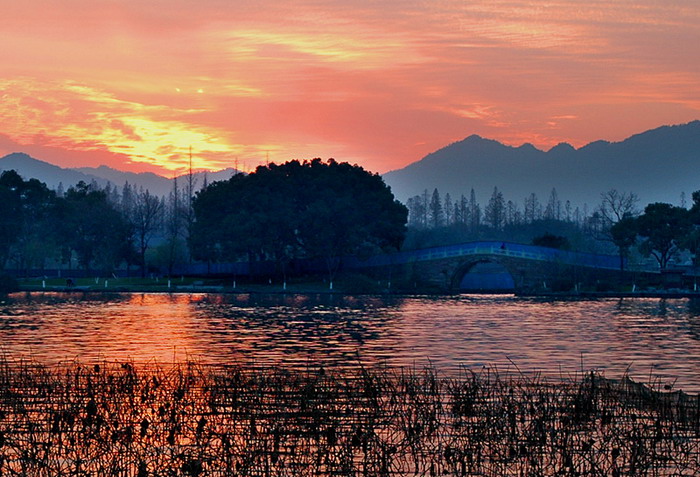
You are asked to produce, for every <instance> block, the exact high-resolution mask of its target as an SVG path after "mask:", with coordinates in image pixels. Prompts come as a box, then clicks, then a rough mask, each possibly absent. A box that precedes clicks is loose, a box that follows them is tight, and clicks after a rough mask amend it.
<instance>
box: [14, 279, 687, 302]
mask: <svg viewBox="0 0 700 477" xmlns="http://www.w3.org/2000/svg"><path fill="white" fill-rule="evenodd" d="M114 281H115V282H117V283H114V284H110V281H109V280H107V283H106V285H105V283H104V281H100V282H99V283H98V284H90V285H86V284H80V283H79V284H76V285H74V286H66V285H65V284H61V285H58V284H48V283H41V280H39V283H36V282H37V280H32V281H31V283H27V282H26V281H20V283H19V292H59V293H91V294H92V293H99V294H104V293H167V294H180V293H181V294H191V293H210V294H229V295H231V294H232V295H236V294H260V295H379V296H394V297H396V296H444V297H447V296H455V295H494V294H497V295H513V296H516V297H522V298H551V299H596V298H700V291H692V290H683V289H669V290H638V291H568V292H554V291H549V290H483V291H459V290H457V291H440V290H435V289H430V288H421V287H418V288H416V289H414V290H406V289H390V288H388V287H386V286H384V287H382V286H377V287H370V288H372V289H368V288H367V287H360V288H355V287H353V286H346V285H344V284H342V283H339V284H338V285H337V286H336V287H334V288H333V289H331V288H330V286H329V285H328V284H327V283H322V282H305V283H293V284H289V285H288V286H285V285H282V284H242V285H240V286H235V287H234V286H232V285H228V286H224V285H214V284H208V283H204V282H203V281H201V280H194V281H192V280H189V279H188V280H187V281H182V282H181V280H180V279H177V280H172V281H171V282H170V283H169V284H168V281H167V279H165V280H160V283H158V284H145V283H131V284H125V283H119V280H114Z"/></svg>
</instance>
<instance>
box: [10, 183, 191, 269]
mask: <svg viewBox="0 0 700 477" xmlns="http://www.w3.org/2000/svg"><path fill="white" fill-rule="evenodd" d="M196 186H197V184H196V179H195V178H194V177H193V176H192V175H191V174H190V175H189V176H185V184H184V185H180V184H178V181H177V179H175V180H174V181H173V188H172V190H171V192H170V193H169V194H168V196H167V197H158V196H155V195H153V194H151V193H150V192H149V191H148V190H144V189H143V188H139V189H137V188H135V187H133V186H131V185H130V184H129V183H128V182H127V183H125V184H124V186H123V187H121V188H118V187H114V186H112V185H109V184H108V185H107V186H106V187H104V188H101V187H99V186H98V185H97V184H96V183H94V182H93V183H91V184H86V183H84V182H81V183H78V184H77V185H75V186H72V187H69V188H68V189H67V190H63V188H62V187H59V188H58V190H56V191H54V190H51V189H49V188H48V187H47V186H46V185H45V184H44V183H41V182H39V181H38V180H36V179H29V180H26V181H25V180H24V179H22V177H20V176H19V175H18V174H17V173H16V172H15V171H5V172H3V173H2V175H1V176H0V268H3V267H4V268H6V269H14V270H19V271H22V270H30V269H46V268H67V269H73V268H81V269H83V270H98V271H105V272H109V271H113V270H115V269H118V268H120V267H123V266H124V265H126V267H127V268H131V267H138V268H140V271H141V274H142V275H145V274H146V273H147V271H148V267H149V264H151V265H154V266H157V267H159V268H167V269H168V270H170V271H171V270H172V267H173V266H174V265H175V264H176V263H181V262H183V261H188V260H189V252H188V249H187V238H188V234H189V230H190V228H191V225H192V223H193V220H194V214H193V211H192V197H193V196H194V194H195V192H196Z"/></svg>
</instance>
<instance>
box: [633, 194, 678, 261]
mask: <svg viewBox="0 0 700 477" xmlns="http://www.w3.org/2000/svg"><path fill="white" fill-rule="evenodd" d="M637 231H638V234H639V235H640V236H641V237H642V238H643V241H642V243H641V245H640V247H639V248H640V251H641V252H642V253H644V254H645V255H647V256H649V255H652V256H653V257H654V258H655V259H656V261H657V262H658V263H659V268H660V269H662V270H663V269H665V268H666V267H667V265H668V262H669V260H671V258H672V257H673V255H674V253H676V252H677V251H678V250H679V249H681V248H682V247H683V240H684V239H685V238H686V237H687V235H688V233H689V232H690V231H691V222H690V217H689V214H688V211H687V210H686V209H684V208H683V207H677V206H673V205H671V204H665V203H660V202H656V203H653V204H649V205H647V206H646V208H645V209H644V213H643V214H642V215H640V216H639V217H638V218H637Z"/></svg>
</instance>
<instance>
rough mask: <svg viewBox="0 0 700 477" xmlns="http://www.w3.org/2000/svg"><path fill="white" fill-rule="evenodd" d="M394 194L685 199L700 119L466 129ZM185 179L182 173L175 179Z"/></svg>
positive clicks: (220, 176)
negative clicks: (532, 130) (524, 134)
mask: <svg viewBox="0 0 700 477" xmlns="http://www.w3.org/2000/svg"><path fill="white" fill-rule="evenodd" d="M8 169H14V170H16V171H17V172H18V173H19V174H20V175H22V176H23V177H24V178H31V177H34V178H36V179H39V180H40V181H42V182H45V183H46V184H47V185H48V186H49V187H51V188H54V189H55V188H57V187H58V185H59V183H61V184H62V185H63V187H64V188H68V187H69V186H71V185H74V184H77V183H78V182H79V181H81V180H82V181H85V182H87V183H90V182H92V181H95V182H96V183H97V184H98V185H100V186H105V185H107V184H108V183H111V184H112V185H114V186H117V187H122V186H123V185H124V183H125V182H129V184H131V185H132V186H134V187H136V188H137V189H138V188H140V187H143V188H144V189H148V190H149V191H150V192H151V193H152V194H156V195H159V196H165V195H167V194H169V193H170V191H171V190H172V179H167V178H165V177H162V176H159V175H156V174H153V173H150V172H143V173H133V172H123V171H119V170H116V169H112V168H110V167H108V166H100V167H97V168H89V167H82V168H76V169H65V168H61V167H58V166H55V165H53V164H49V163H47V162H44V161H41V160H38V159H34V158H32V157H30V156H28V155H26V154H23V153H14V154H10V155H7V156H5V157H2V158H0V171H2V170H8ZM235 172H236V171H235V169H231V168H229V169H225V170H222V171H218V172H209V173H207V181H208V182H214V181H217V180H225V179H228V178H229V177H231V175H233V174H234V173H235ZM203 175H204V173H201V172H200V173H196V178H197V184H198V186H200V187H201V186H202V185H203V184H204V177H203ZM383 177H384V180H385V181H386V183H387V184H388V185H389V186H391V188H392V191H393V192H394V195H395V196H396V197H397V198H398V199H399V200H401V201H402V202H404V203H405V202H406V200H407V199H408V198H409V197H412V196H414V195H418V194H421V193H422V192H423V191H424V190H428V191H429V192H430V193H431V192H432V191H433V189H436V188H437V189H438V190H439V191H440V193H441V194H442V195H444V194H446V193H449V194H450V195H451V196H452V198H453V199H457V198H459V197H460V196H461V195H462V194H464V195H465V196H467V197H468V196H469V194H470V191H471V189H472V188H473V189H474V191H475V193H476V196H477V200H478V201H479V202H480V203H481V204H486V203H487V202H488V200H489V198H490V197H491V194H492V193H493V189H494V187H498V189H499V191H501V192H502V193H503V195H504V197H505V199H506V200H512V201H513V202H515V203H516V204H519V205H520V206H521V207H522V203H523V200H524V199H525V197H527V196H529V195H530V194H531V193H535V194H537V197H538V198H539V200H540V202H541V203H546V202H547V200H548V198H549V196H550V194H551V191H552V189H556V190H557V195H558V197H559V199H560V200H562V201H566V200H569V201H571V204H572V205H574V206H583V205H584V204H588V205H589V207H591V208H592V207H594V206H595V205H597V204H598V203H599V202H600V196H601V194H602V193H603V192H606V191H608V190H610V189H617V190H618V191H620V192H634V193H636V194H637V195H638V196H639V199H640V204H639V205H640V206H644V205H646V204H648V203H651V202H668V203H673V204H679V203H680V202H681V193H685V195H686V198H687V199H686V200H687V201H688V202H690V197H691V193H692V192H693V191H696V190H700V121H693V122H690V123H687V124H682V125H676V126H662V127H660V128H657V129H653V130H649V131H646V132H643V133H641V134H637V135H634V136H631V137H629V138H627V139H625V140H623V141H620V142H607V141H596V142H592V143H590V144H588V145H586V146H583V147H581V148H578V149H576V148H574V147H573V146H571V145H569V144H566V143H563V144H559V145H557V146H555V147H553V148H552V149H550V150H548V151H542V150H540V149H537V148H535V147H534V146H532V145H531V144H524V145H522V146H519V147H512V146H507V145H504V144H501V143H500V142H498V141H494V140H491V139H485V138H482V137H480V136H476V135H472V136H469V137H467V138H466V139H464V140H462V141H459V142H455V143H453V144H450V145H449V146H446V147H444V148H442V149H440V150H438V151H435V152H433V153H431V154H428V155H427V156H425V157H424V158H422V159H421V160H419V161H416V162H414V163H412V164H409V165H408V166H406V167H404V168H402V169H398V170H395V171H391V172H388V173H386V174H384V176H383ZM180 181H181V182H180V184H182V185H184V179H183V178H182V176H181V178H180Z"/></svg>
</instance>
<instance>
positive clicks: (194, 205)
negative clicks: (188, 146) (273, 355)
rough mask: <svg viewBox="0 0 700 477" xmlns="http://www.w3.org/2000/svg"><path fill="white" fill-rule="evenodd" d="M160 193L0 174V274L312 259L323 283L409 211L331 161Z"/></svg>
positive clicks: (381, 247)
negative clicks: (56, 184) (320, 266)
mask: <svg viewBox="0 0 700 477" xmlns="http://www.w3.org/2000/svg"><path fill="white" fill-rule="evenodd" d="M185 182H186V183H185V184H184V186H179V185H178V182H177V180H175V181H174V185H173V190H172V191H171V192H170V194H169V196H168V197H156V196H154V195H152V194H150V193H149V191H147V190H143V189H139V190H136V189H134V188H133V187H131V186H130V185H129V184H128V183H126V184H125V185H124V187H123V188H121V190H119V189H118V188H115V187H112V186H111V185H108V186H107V187H105V188H100V187H98V186H97V184H95V183H93V184H86V183H84V182H81V183H79V184H77V185H75V186H73V187H70V188H68V189H67V190H66V191H63V190H61V189H60V188H59V190H58V191H53V190H50V189H49V188H48V187H47V186H46V185H45V184H43V183H41V182H39V181H38V180H36V179H29V180H24V179H23V178H22V177H20V176H19V175H18V174H17V172H15V171H5V172H3V173H2V175H0V267H5V266H8V267H11V268H13V269H15V270H29V269H45V268H46V267H47V264H60V265H61V266H60V267H59V268H71V267H72V266H73V264H75V266H77V267H78V268H81V269H83V270H95V271H100V272H106V273H110V272H112V271H113V270H115V269H118V268H123V267H126V268H127V270H128V269H129V268H131V267H138V268H139V269H140V272H141V274H142V275H145V274H146V273H147V272H148V270H149V264H150V265H153V266H155V267H157V268H158V269H159V271H165V272H166V273H167V274H168V275H171V274H172V272H173V268H174V266H175V265H176V264H180V263H186V262H190V261H195V260H196V261H200V262H206V263H214V262H222V261H227V262H235V261H250V262H260V261H272V262H275V263H276V264H277V266H278V268H279V269H280V271H281V272H282V273H286V271H287V268H288V266H289V264H290V263H291V262H292V261H294V260H296V259H319V260H323V261H324V263H325V264H326V267H327V269H328V272H329V274H330V276H331V279H332V276H333V274H334V273H335V271H337V269H338V267H339V264H340V257H342V256H343V255H347V254H365V255H371V254H375V253H379V252H382V251H392V250H398V249H399V248H400V247H401V244H402V243H403V241H404V237H405V233H406V218H407V210H406V208H405V206H404V205H403V204H401V203H400V202H398V201H397V200H395V199H394V196H393V194H392V193H391V190H390V189H389V187H388V186H386V184H385V183H384V181H383V179H382V178H381V177H380V176H379V175H378V174H372V173H369V172H367V171H365V170H364V169H363V168H361V167H359V166H356V165H350V164H348V163H344V162H336V161H335V160H333V159H330V160H328V161H325V162H324V161H322V160H320V159H314V160H311V161H303V162H300V161H289V162H287V163H284V164H281V165H276V164H270V165H267V166H260V167H258V168H257V169H256V170H255V171H254V172H252V173H250V174H238V175H234V176H233V177H231V178H230V179H229V180H226V181H219V182H214V183H211V184H206V183H205V184H204V185H203V187H202V188H201V190H195V189H196V184H195V181H194V180H193V176H192V174H190V175H189V176H186V181H185Z"/></svg>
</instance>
